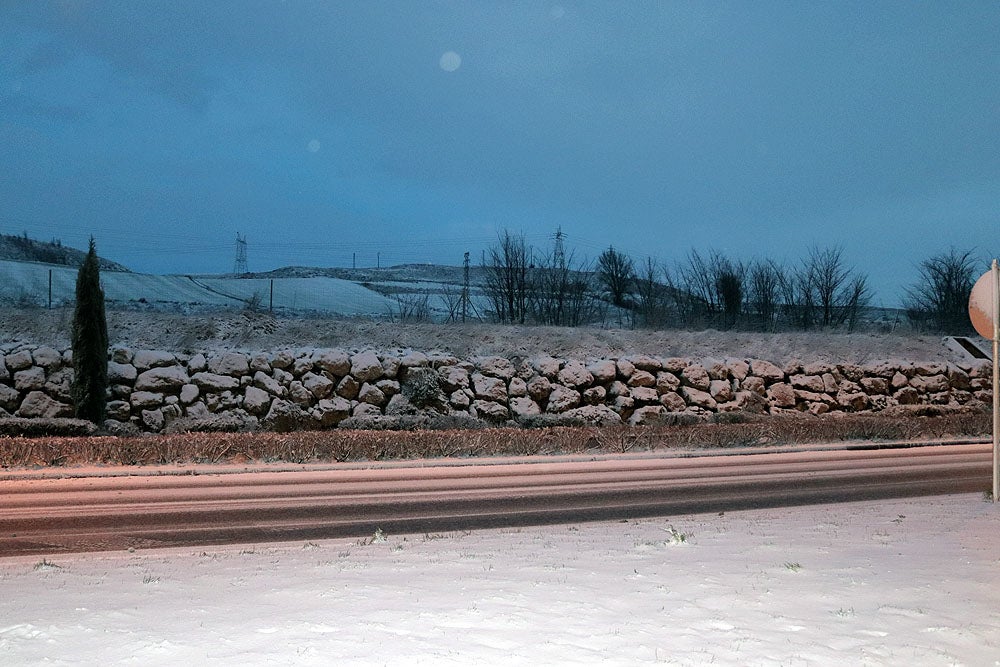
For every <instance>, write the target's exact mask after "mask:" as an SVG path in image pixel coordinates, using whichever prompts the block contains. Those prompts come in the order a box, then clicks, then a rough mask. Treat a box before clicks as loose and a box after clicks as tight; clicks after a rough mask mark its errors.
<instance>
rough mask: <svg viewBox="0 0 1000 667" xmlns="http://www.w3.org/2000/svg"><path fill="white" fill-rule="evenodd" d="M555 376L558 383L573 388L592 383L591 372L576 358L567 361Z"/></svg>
mask: <svg viewBox="0 0 1000 667" xmlns="http://www.w3.org/2000/svg"><path fill="white" fill-rule="evenodd" d="M556 378H557V379H558V381H559V384H561V385H564V386H567V387H572V388H574V389H584V388H586V387H589V386H590V385H591V384H593V383H594V376H593V374H592V373H591V372H590V371H588V370H587V367H586V366H584V365H583V363H582V362H580V361H576V360H571V361H567V362H566V365H565V366H563V367H562V370H560V371H559V373H558V374H557V375H556Z"/></svg>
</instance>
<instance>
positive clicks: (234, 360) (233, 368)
mask: <svg viewBox="0 0 1000 667" xmlns="http://www.w3.org/2000/svg"><path fill="white" fill-rule="evenodd" d="M208 370H209V372H210V373H215V374H216V375H229V376H231V377H237V378H238V377H240V376H243V375H249V374H250V359H248V358H247V355H245V354H243V353H242V352H223V353H222V354H219V355H216V356H213V357H210V358H209V360H208Z"/></svg>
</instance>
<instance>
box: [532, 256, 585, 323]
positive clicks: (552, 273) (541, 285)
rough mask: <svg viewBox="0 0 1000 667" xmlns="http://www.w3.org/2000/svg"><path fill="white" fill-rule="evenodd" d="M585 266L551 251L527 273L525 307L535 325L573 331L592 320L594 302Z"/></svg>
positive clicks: (574, 258)
mask: <svg viewBox="0 0 1000 667" xmlns="http://www.w3.org/2000/svg"><path fill="white" fill-rule="evenodd" d="M589 274H590V268H589V267H588V266H587V265H586V264H583V263H581V264H579V265H577V262H576V257H575V254H574V253H572V252H570V253H569V255H566V254H565V253H564V252H560V251H553V252H552V253H551V254H549V255H547V256H546V257H544V258H543V259H542V260H541V261H540V262H539V263H538V264H537V265H536V266H535V267H534V268H533V269H532V270H531V272H530V274H529V280H530V290H529V298H528V307H529V310H530V312H531V316H532V319H534V320H535V321H536V322H538V323H539V324H551V325H554V326H567V327H575V326H580V325H581V324H584V323H585V322H586V321H587V320H588V319H589V318H591V317H593V316H594V310H595V309H594V306H595V304H594V298H593V291H592V289H591V285H590V281H589V280H588V276H589Z"/></svg>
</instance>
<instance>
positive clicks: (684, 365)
mask: <svg viewBox="0 0 1000 667" xmlns="http://www.w3.org/2000/svg"><path fill="white" fill-rule="evenodd" d="M72 374H73V369H72V352H71V351H70V350H56V349H53V348H50V347H39V346H29V345H23V344H21V345H17V344H12V345H8V346H6V347H5V348H0V417H4V416H15V417H27V418H42V417H70V416H72V413H73V410H72V407H71V398H70V383H71V381H72ZM108 379H109V384H110V389H109V401H108V418H109V421H108V422H107V424H106V425H107V426H108V428H109V429H111V430H113V431H114V430H122V429H125V430H129V429H131V430H135V429H138V430H142V431H148V432H159V431H163V430H165V429H170V428H171V427H172V428H173V429H176V430H183V429H184V428H196V427H197V426H198V425H199V424H205V423H211V422H212V421H213V420H214V421H215V422H220V421H221V422H224V423H228V424H230V425H235V426H237V427H244V428H256V427H260V428H268V429H276V430H288V429H295V428H333V427H336V426H338V425H341V426H358V425H364V424H372V423H376V422H378V420H380V419H381V420H386V419H387V418H392V417H400V416H403V415H417V414H422V415H427V414H435V415H452V416H456V415H457V416H460V417H471V418H475V419H479V420H482V421H485V422H489V423H508V422H520V423H529V422H535V423H580V422H588V423H595V424H617V423H626V424H632V425H643V424H651V423H658V422H664V421H669V420H671V419H673V418H676V416H677V415H679V414H684V415H696V416H706V415H710V414H711V413H716V412H732V411H746V412H755V413H770V414H780V413H782V412H790V411H799V412H807V413H811V414H814V415H821V414H824V413H828V412H862V411H881V410H885V409H887V408H890V407H893V406H897V405H920V404H927V405H951V406H963V405H970V404H976V403H989V401H990V400H991V367H990V365H989V362H976V363H972V364H946V363H939V362H934V363H920V362H902V361H899V362H892V361H885V362H879V363H874V364H868V365H863V366H862V365H854V364H831V363H808V364H804V363H801V362H797V361H791V362H788V363H786V364H784V365H783V366H782V365H777V364H775V363H773V362H771V361H766V360H763V359H711V358H708V359H686V358H658V357H652V356H646V355H634V356H627V357H622V358H616V359H592V360H581V359H555V358H552V357H533V358H530V359H520V358H504V357H483V358H475V359H458V358H456V357H454V356H451V355H448V354H443V353H433V352H432V353H423V352H419V351H412V350H405V351H395V352H385V353H376V352H374V351H371V350H352V351H348V350H340V349H324V350H299V351H291V350H281V351H276V352H259V353H245V352H232V351H228V352H215V353H207V354H193V355H192V354H175V353H171V352H166V351H162V350H132V349H128V348H124V347H117V348H114V349H113V350H111V353H110V355H109V360H108Z"/></svg>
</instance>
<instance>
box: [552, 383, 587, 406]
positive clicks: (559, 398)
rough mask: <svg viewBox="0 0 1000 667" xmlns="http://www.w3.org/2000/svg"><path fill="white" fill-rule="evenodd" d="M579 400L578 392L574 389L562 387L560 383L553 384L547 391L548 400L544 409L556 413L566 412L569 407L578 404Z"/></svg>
mask: <svg viewBox="0 0 1000 667" xmlns="http://www.w3.org/2000/svg"><path fill="white" fill-rule="evenodd" d="M580 400H581V397H580V392H578V391H576V390H575V389H570V388H569V387H564V386H562V385H561V384H557V385H553V386H552V391H551V393H549V400H548V404H547V405H546V407H545V411H546V412H557V413H558V412H566V411H567V410H569V409H571V408H575V407H577V406H579V405H580Z"/></svg>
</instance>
